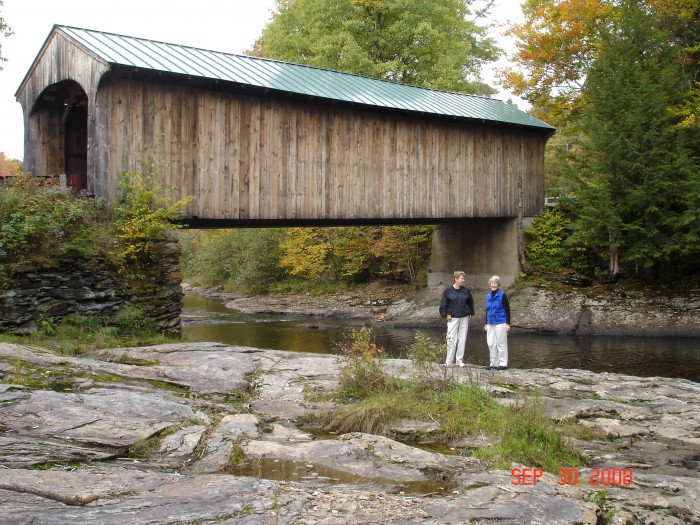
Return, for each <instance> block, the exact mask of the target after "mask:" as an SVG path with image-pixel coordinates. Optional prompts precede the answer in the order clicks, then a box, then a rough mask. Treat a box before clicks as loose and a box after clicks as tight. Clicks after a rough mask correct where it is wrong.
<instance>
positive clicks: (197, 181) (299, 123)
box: [18, 32, 548, 222]
mask: <svg viewBox="0 0 700 525" xmlns="http://www.w3.org/2000/svg"><path fill="white" fill-rule="evenodd" d="M142 73H143V72H137V71H129V70H128V69H119V70H118V71H113V70H110V65H109V64H106V63H103V62H101V61H99V60H96V59H95V57H94V56H92V55H90V54H88V53H86V52H85V51H84V50H83V49H82V48H81V47H80V46H78V45H75V44H74V43H73V42H72V41H71V40H70V39H68V38H66V37H64V36H63V35H62V33H60V32H58V33H56V34H55V35H54V37H53V38H51V39H49V40H47V42H46V44H45V46H44V47H43V48H42V50H41V52H40V54H39V56H38V59H37V61H36V62H35V64H34V66H33V69H32V70H31V71H30V74H28V76H27V77H26V78H25V81H24V82H23V85H22V86H21V87H20V90H19V91H18V93H19V95H18V100H20V102H21V104H22V106H23V109H24V114H25V130H26V131H25V144H26V145H27V147H26V152H25V165H26V166H27V167H28V168H29V169H31V170H32V171H33V172H34V173H35V174H36V175H51V174H56V173H62V172H63V170H64V169H65V158H64V147H63V146H64V141H65V138H64V136H63V129H64V128H63V126H62V125H61V123H60V120H61V111H62V103H60V101H57V100H54V101H53V102H52V99H51V97H50V96H48V95H47V91H48V90H49V89H54V87H55V86H62V87H61V88H60V89H62V90H63V92H64V93H65V92H68V91H70V90H75V89H78V90H79V91H81V92H82V93H84V96H85V97H86V99H87V137H88V140H87V144H88V151H87V172H88V190H89V191H91V192H92V193H94V194H95V195H97V196H100V197H104V198H106V199H107V200H108V201H113V200H114V199H115V198H116V196H117V195H118V191H119V176H120V173H121V171H122V170H123V169H124V167H125V166H132V167H133V166H136V165H137V163H138V158H139V155H141V154H142V153H143V152H144V149H146V148H149V147H150V146H152V145H153V144H155V143H156V142H157V141H160V145H159V147H158V149H157V157H158V161H159V164H160V166H161V168H162V171H161V177H162V179H161V181H162V183H163V184H164V185H167V186H172V187H173V188H174V190H173V192H172V197H173V198H174V199H177V198H181V197H185V196H194V197H195V199H194V200H193V201H192V202H191V203H190V204H189V205H188V207H187V210H186V213H187V215H188V216H189V217H196V218H199V219H209V220H221V221H238V220H241V221H294V220H299V221H328V222H332V221H353V220H355V221H368V222H370V221H382V220H385V221H402V220H406V221H410V220H421V221H425V222H428V221H430V220H435V222H439V221H441V220H452V219H455V220H456V219H462V218H508V217H516V216H518V214H519V205H520V204H522V210H521V213H522V215H525V216H532V215H538V214H539V213H540V212H541V210H542V206H543V202H544V175H543V174H544V147H545V144H546V142H547V139H548V135H547V134H546V131H545V132H543V130H541V129H531V128H527V127H524V126H523V127H515V126H514V127H506V126H487V125H480V124H479V123H466V122H459V121H456V120H447V119H444V118H441V117H434V118H428V117H410V116H407V115H405V114H399V113H389V112H383V111H381V110H374V111H369V110H363V109H359V107H358V106H355V107H353V108H349V107H347V106H341V105H339V104H335V105H324V104H322V103H321V102H311V101H306V102H301V101H300V99H298V98H296V99H295V98H293V97H289V96H284V97H283V96H280V97H279V98H274V97H273V96H272V94H269V95H265V96H263V95H257V96H253V95H249V94H245V93H243V90H244V88H237V87H235V86H234V85H233V84H231V85H228V86H224V85H218V86H217V87H216V89H212V90H207V89H203V88H201V87H192V85H191V84H190V83H189V82H188V80H187V79H186V78H184V77H183V78H180V79H179V80H178V78H179V77H173V76H171V77H168V79H167V81H165V79H163V78H162V77H160V76H159V75H160V74H159V73H153V72H151V73H149V75H150V76H147V78H148V80H146V79H145V77H144V75H143V74H142ZM66 86H68V87H66ZM59 92H60V90H59ZM161 137H162V138H161Z"/></svg>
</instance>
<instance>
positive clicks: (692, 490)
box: [0, 343, 700, 524]
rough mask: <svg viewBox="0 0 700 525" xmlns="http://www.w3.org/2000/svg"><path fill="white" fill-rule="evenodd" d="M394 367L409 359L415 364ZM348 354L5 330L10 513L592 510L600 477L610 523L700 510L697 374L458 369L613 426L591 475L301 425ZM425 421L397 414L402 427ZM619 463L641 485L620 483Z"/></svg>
mask: <svg viewBox="0 0 700 525" xmlns="http://www.w3.org/2000/svg"><path fill="white" fill-rule="evenodd" d="M129 363H134V364H129ZM386 366H387V369H388V371H389V372H390V373H392V374H396V375H406V374H410V372H411V365H410V362H408V361H402V360H387V362H386ZM339 368H340V362H339V360H338V358H337V357H334V356H328V355H316V354H301V353H291V352H283V351H273V350H260V349H253V348H244V347H233V346H225V345H220V344H213V343H183V344H173V345H160V346H153V347H141V348H131V349H124V348H122V349H110V350H101V351H94V352H90V353H88V354H85V355H82V356H80V357H67V356H56V355H53V354H51V353H47V352H44V351H41V350H38V349H34V348H28V347H24V346H21V345H14V344H2V343H0V451H1V452H0V522H1V523H12V524H15V523H17V524H22V523H36V524H65V523H86V524H115V523H129V524H140V523H143V524H146V523H148V524H161V523H162V524H166V523H167V524H171V523H172V524H175V523H231V524H233V523H236V524H277V523H289V524H292V523H293V524H348V523H357V524H364V523H367V524H369V523H376V524H380V523H382V524H383V523H386V524H389V523H392V524H399V523H400V524H408V523H420V524H445V523H500V524H535V523H547V524H595V523H597V522H598V519H599V517H600V513H601V509H600V508H599V507H598V505H597V504H596V503H594V502H593V501H594V500H596V501H598V502H600V499H599V498H598V499H596V495H599V493H600V492H601V491H604V493H605V496H606V498H607V503H606V506H605V507H606V508H605V509H604V510H606V511H608V512H610V511H614V514H613V517H612V518H611V520H610V521H608V523H616V524H623V523H630V524H635V523H660V524H681V523H683V524H687V523H700V510H698V506H697V501H698V500H699V499H700V404H699V402H698V399H700V396H699V395H700V384H698V383H693V382H690V381H686V380H680V379H666V378H636V377H631V376H624V375H619V374H594V373H591V372H586V371H580V370H562V369H555V370H538V369H534V370H515V369H510V370H506V371H487V370H484V369H483V368H480V367H474V366H468V367H467V368H465V369H454V370H453V373H454V374H455V375H456V377H458V378H459V379H460V380H461V381H468V382H470V383H473V384H479V385H482V386H483V387H484V388H486V389H488V390H489V391H491V392H492V393H493V395H494V396H496V397H497V398H498V399H499V400H500V401H502V402H503V403H511V402H514V400H515V399H516V396H517V392H519V391H533V392H534V391H537V392H538V393H539V395H540V396H541V398H542V400H543V402H544V403H545V406H546V410H547V413H548V415H550V416H551V417H553V418H555V419H557V420H564V419H566V418H571V417H575V418H578V419H579V420H580V421H582V422H584V423H585V424H587V425H590V426H592V427H594V428H596V429H598V430H599V431H600V432H601V438H600V439H598V440H595V441H579V442H576V443H575V444H576V445H577V446H578V447H579V448H580V449H581V450H583V451H584V452H585V454H586V456H587V457H588V465H589V467H586V468H583V467H581V468H579V470H578V473H579V480H580V482H579V484H578V485H576V486H573V485H560V484H559V481H560V480H559V478H558V477H557V476H556V475H552V474H547V473H545V474H543V475H542V477H541V478H539V479H538V481H537V483H534V484H528V485H523V484H521V485H515V484H514V483H513V482H514V477H513V476H512V475H511V472H510V470H505V471H504V470H493V469H490V468H489V467H488V465H486V464H484V463H482V462H480V461H479V460H478V459H476V458H475V457H473V456H471V455H470V454H469V451H468V449H466V448H465V449H460V448H459V447H456V448H455V450H453V451H451V452H449V451H448V452H449V453H438V452H432V451H428V450H425V449H421V448H417V447H413V446H410V444H406V443H401V442H399V441H397V440H394V439H389V438H387V437H382V436H375V435H369V434H360V433H351V434H345V435H337V436H327V437H324V438H319V437H317V436H314V435H312V434H310V433H308V432H305V431H303V430H300V429H299V428H297V425H296V421H297V419H298V418H299V417H303V416H304V415H307V414H310V413H314V412H317V411H322V410H327V409H328V408H329V407H330V404H329V403H328V402H321V401H311V400H310V398H309V396H307V393H308V392H309V391H313V392H328V391H330V390H332V389H333V388H335V387H336V386H337V381H338V372H339ZM23 374H24V375H23ZM20 376H21V377H30V376H31V377H34V378H37V379H36V381H34V382H32V383H29V382H27V381H22V380H20V379H21V378H20ZM243 393H245V394H247V395H245V396H244V395H242V394H243ZM314 399H315V398H314ZM429 423H430V422H411V421H404V422H401V424H400V425H398V427H399V428H397V434H399V435H400V434H402V432H403V433H405V434H406V435H408V434H410V433H411V432H414V431H415V430H416V429H421V430H422V431H429V428H428V427H429ZM426 425H428V426H426ZM426 429H427V430H426ZM602 436H605V437H602ZM146 444H150V445H151V446H150V448H148V451H147V452H142V453H141V454H139V455H137V454H136V452H137V451H138V450H139V449H142V448H143V447H144V446H145V445H146ZM129 451H131V453H129ZM237 456H238V457H245V458H246V460H247V463H246V465H247V466H246V467H245V468H241V467H239V466H237V463H236V461H235V458H236V457H237ZM513 467H515V468H523V467H528V465H513ZM623 469H629V470H628V472H632V473H633V482H632V483H631V484H629V486H618V485H616V484H610V481H612V478H611V473H612V472H618V473H619V472H620V471H621V470H623ZM606 473H607V474H606ZM606 475H607V477H606ZM596 481H598V482H599V483H600V486H595V485H593V484H592V482H593V483H595V482H596ZM606 482H607V483H606ZM608 515H609V514H608Z"/></svg>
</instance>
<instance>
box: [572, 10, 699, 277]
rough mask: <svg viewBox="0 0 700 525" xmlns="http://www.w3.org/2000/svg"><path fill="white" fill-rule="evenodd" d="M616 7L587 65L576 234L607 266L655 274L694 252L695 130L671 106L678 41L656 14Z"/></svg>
mask: <svg viewBox="0 0 700 525" xmlns="http://www.w3.org/2000/svg"><path fill="white" fill-rule="evenodd" d="M620 9H622V10H623V11H622V16H620V17H618V18H617V19H616V21H615V22H614V23H611V24H610V28H609V29H608V30H607V31H605V32H604V33H603V34H602V36H601V44H600V50H599V55H598V57H597V59H596V61H595V62H594V64H593V65H592V67H591V68H590V69H589V71H588V78H587V82H586V105H585V107H584V109H583V121H582V122H583V129H584V130H585V132H586V135H587V137H588V139H589V140H588V141H587V142H586V144H585V146H584V152H583V153H584V155H582V156H581V158H580V160H581V167H582V169H581V171H580V173H581V178H580V181H579V184H578V186H577V188H576V195H577V199H576V203H577V205H578V211H579V214H580V216H579V221H578V223H577V224H576V226H575V229H576V232H577V234H576V238H578V239H582V240H584V241H586V242H589V243H591V244H597V245H599V246H601V247H603V246H605V247H607V249H608V251H609V253H610V254H611V270H612V271H613V272H615V271H616V270H617V261H618V258H619V263H620V264H621V265H622V267H623V268H624V269H626V270H627V271H628V272H630V273H632V272H634V273H635V274H640V273H646V274H647V277H653V276H655V275H657V274H658V273H659V271H660V270H661V269H662V268H663V267H664V266H668V265H669V264H670V265H674V264H678V263H679V262H685V263H688V264H692V261H693V260H694V259H695V258H696V257H697V255H698V254H700V236H699V235H698V234H699V233H700V221H699V220H698V213H699V211H698V210H699V209H700V207H699V205H700V170H699V169H698V153H700V150H699V149H698V139H699V138H700V136H698V133H697V130H696V129H693V128H692V127H687V126H682V125H679V119H678V117H676V116H674V112H673V111H672V109H673V108H674V107H675V105H676V104H677V103H678V101H679V93H682V86H681V85H679V81H681V82H682V77H681V76H680V75H679V67H678V59H679V49H678V48H677V47H675V46H674V45H673V43H672V42H671V41H670V40H669V38H668V35H667V34H664V33H663V32H661V31H659V30H658V18H657V17H656V16H654V15H653V14H650V13H649V12H647V11H645V10H643V9H639V8H638V7H636V6H635V5H630V6H623V7H621V8H620Z"/></svg>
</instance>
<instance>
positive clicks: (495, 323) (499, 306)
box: [484, 275, 510, 370]
mask: <svg viewBox="0 0 700 525" xmlns="http://www.w3.org/2000/svg"><path fill="white" fill-rule="evenodd" d="M500 286H501V279H500V278H499V277H498V275H494V276H493V277H491V279H489V289H490V291H489V292H488V293H487V294H486V324H485V325H484V330H486V344H488V345H489V366H487V367H486V369H487V370H506V369H507V368H508V332H510V303H509V302H508V296H507V295H506V294H505V293H503V290H501V288H500Z"/></svg>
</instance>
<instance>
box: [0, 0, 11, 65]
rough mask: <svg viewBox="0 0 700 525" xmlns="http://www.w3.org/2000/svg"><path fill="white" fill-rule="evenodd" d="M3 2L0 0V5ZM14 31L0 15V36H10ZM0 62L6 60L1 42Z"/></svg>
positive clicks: (0, 5)
mask: <svg viewBox="0 0 700 525" xmlns="http://www.w3.org/2000/svg"><path fill="white" fill-rule="evenodd" d="M3 4H4V2H2V0H0V7H2V6H3ZM13 34H14V32H13V31H12V28H11V27H10V26H9V25H7V22H5V19H4V18H3V17H2V16H0V37H5V38H7V37H8V36H12V35H13ZM0 62H7V58H5V57H4V56H2V44H0ZM0 71H2V66H1V65H0Z"/></svg>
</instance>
